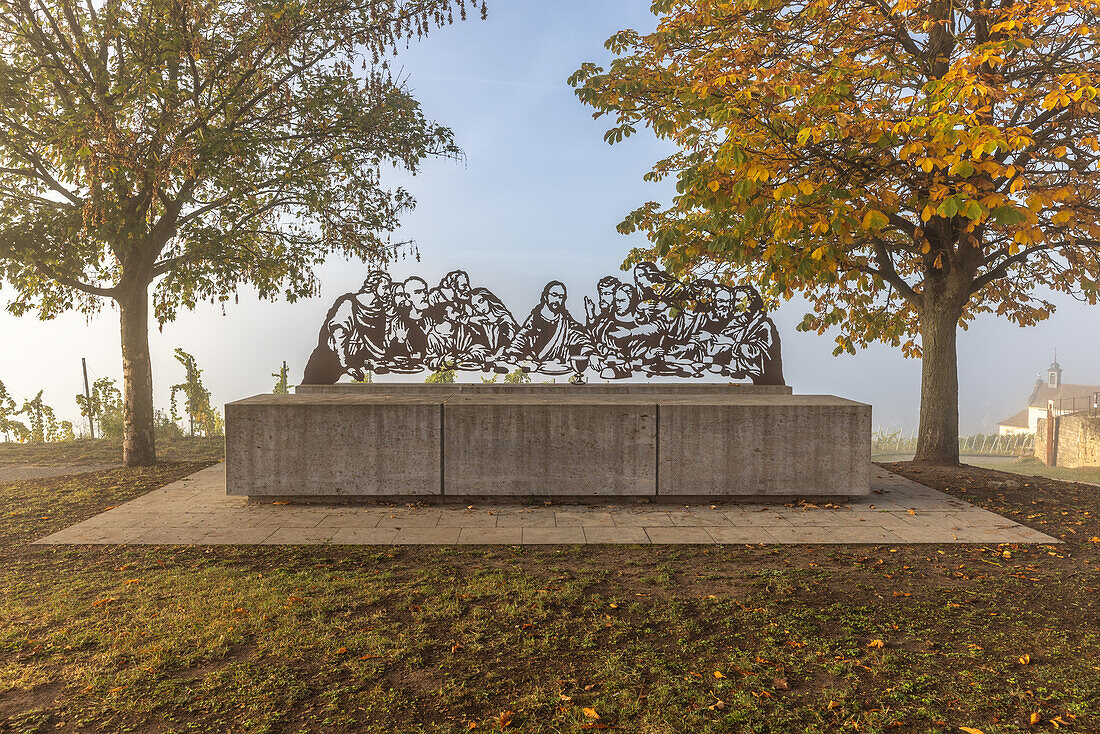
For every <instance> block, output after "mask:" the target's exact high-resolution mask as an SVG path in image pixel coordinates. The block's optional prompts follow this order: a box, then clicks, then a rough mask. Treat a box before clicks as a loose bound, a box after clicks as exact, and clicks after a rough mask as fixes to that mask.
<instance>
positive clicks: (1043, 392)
mask: <svg viewBox="0 0 1100 734" xmlns="http://www.w3.org/2000/svg"><path fill="white" fill-rule="evenodd" d="M1097 394H1100V385H1071V384H1069V383H1066V382H1062V367H1061V365H1059V364H1058V359H1057V357H1055V360H1054V362H1053V363H1051V365H1050V367H1049V368H1047V379H1046V381H1045V382H1044V381H1043V380H1036V381H1035V388H1034V389H1033V390H1032V391H1031V397H1029V398H1028V399H1027V407H1026V408H1024V409H1023V410H1021V411H1020V412H1019V413H1017V414H1016V415H1014V416H1012V417H1011V418H1006V419H1005V420H1003V421H1001V422H1000V423H998V424H997V429H998V433H1000V435H1002V436H1015V435H1017V434H1020V433H1035V430H1036V428H1037V427H1038V423H1039V419H1040V418H1046V417H1047V405H1048V403H1049V401H1051V400H1053V401H1054V405H1055V407H1056V408H1058V409H1057V410H1055V415H1061V414H1063V413H1070V412H1073V410H1075V409H1076V410H1081V409H1084V408H1086V407H1088V401H1089V399H1090V398H1091V397H1094V396H1095V395H1097Z"/></svg>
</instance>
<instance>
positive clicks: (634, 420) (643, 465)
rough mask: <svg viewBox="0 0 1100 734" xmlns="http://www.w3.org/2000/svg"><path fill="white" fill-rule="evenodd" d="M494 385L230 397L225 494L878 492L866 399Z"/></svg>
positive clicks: (676, 388) (745, 390)
mask: <svg viewBox="0 0 1100 734" xmlns="http://www.w3.org/2000/svg"><path fill="white" fill-rule="evenodd" d="M490 387H493V388H494V389H492V390H477V389H470V390H466V389H464V388H465V386H462V388H460V387H459V386H449V385H423V384H419V385H417V384H405V385H403V386H402V389H393V388H394V386H393V385H374V386H371V389H369V390H359V389H354V390H347V391H341V390H331V391H316V392H304V393H298V394H295V395H257V396H256V397H253V398H248V399H246V400H241V401H238V402H235V403H230V404H228V405H227V406H226V412H225V416H226V464H227V481H226V491H227V493H228V494H233V495H248V496H261V497H292V498H300V499H313V500H322V499H346V498H349V497H357V496H360V497H374V498H379V497H387V498H401V497H416V498H423V499H426V498H433V497H434V498H437V499H448V498H455V499H459V498H463V497H478V496H483V497H484V496H489V497H569V498H580V499H583V498H586V497H605V496H606V497H613V496H620V497H652V498H656V499H659V498H662V497H667V498H677V497H678V498H684V497H742V498H748V497H752V498H773V499H783V498H791V497H840V496H856V495H863V494H867V493H868V492H869V491H870V436H871V407H870V406H869V405H864V404H861V403H856V402H853V401H851V400H844V399H842V398H837V397H833V396H829V395H792V394H790V392H789V388H785V387H783V388H781V389H779V390H776V389H773V388H766V389H760V388H756V387H755V386H751V385H741V386H732V385H722V384H710V385H707V384H700V383H695V384H691V385H660V386H658V385H633V384H631V385H621V386H620V385H613V386H610V387H616V388H618V387H624V388H630V389H626V390H617V391H609V390H606V389H603V388H606V387H609V386H604V385H578V386H574V385H569V386H548V388H549V389H527V388H529V387H531V386H512V385H493V386H490ZM641 388H646V389H641ZM658 388H659V389H658ZM654 542H657V541H656V540H654Z"/></svg>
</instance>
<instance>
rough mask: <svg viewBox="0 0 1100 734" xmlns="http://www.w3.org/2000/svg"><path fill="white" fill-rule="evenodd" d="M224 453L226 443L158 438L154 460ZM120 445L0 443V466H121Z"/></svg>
mask: <svg viewBox="0 0 1100 734" xmlns="http://www.w3.org/2000/svg"><path fill="white" fill-rule="evenodd" d="M224 452H225V439H224V438H222V437H221V436H214V437H211V438H201V437H197V438H187V437H184V438H175V439H168V438H158V439H157V456H158V458H160V459H161V460H162V461H206V460H209V459H211V458H212V457H220V456H221V455H223V454H224ZM121 463H122V442H121V441H114V440H111V439H103V438H97V439H90V438H79V439H76V440H75V441H58V442H56V443H13V442H0V466H4V465H6V464H7V465H10V464H40V465H49V464H121Z"/></svg>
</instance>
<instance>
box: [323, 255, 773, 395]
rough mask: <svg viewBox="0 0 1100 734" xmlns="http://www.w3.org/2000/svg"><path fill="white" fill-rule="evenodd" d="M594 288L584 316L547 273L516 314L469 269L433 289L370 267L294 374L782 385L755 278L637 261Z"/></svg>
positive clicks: (330, 378)
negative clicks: (434, 373)
mask: <svg viewBox="0 0 1100 734" xmlns="http://www.w3.org/2000/svg"><path fill="white" fill-rule="evenodd" d="M596 291H597V300H596V301H592V300H591V299H589V298H588V297H585V299H584V312H585V320H584V323H581V322H580V321H578V320H577V319H575V318H574V317H573V315H572V314H571V313H570V312H569V309H568V308H567V307H566V302H567V300H568V290H567V289H566V287H565V284H564V283H562V282H560V281H557V280H553V281H550V282H549V283H547V284H546V286H545V287H543V289H542V295H541V296H540V298H539V302H538V304H537V305H536V306H535V307H534V308H532V309H531V311H530V313H528V314H527V316H526V317H525V318H524V320H523V322H522V323H520V322H518V321H517V320H516V318H515V317H514V316H513V315H512V312H511V311H509V310H508V307H507V306H505V305H504V303H503V302H502V301H501V300H500V299H499V298H498V297H497V296H496V295H494V294H493V292H492V291H490V290H489V289H487V288H482V287H478V288H472V287H471V286H470V277H469V275H468V274H467V273H466V272H465V271H462V270H455V271H452V272H450V273H448V274H447V275H446V276H444V278H443V279H442V280H441V281H440V282H439V285H437V286H436V287H434V288H430V287H429V286H428V283H427V282H426V281H424V280H423V279H422V278H418V277H416V276H413V277H411V278H407V279H406V280H404V281H403V282H399V283H395V282H394V281H393V279H392V278H391V277H390V276H389V274H388V273H386V272H385V271H382V270H374V271H371V272H370V273H369V274H368V275H367V278H366V280H364V281H363V287H362V288H360V289H359V290H358V291H357V292H355V293H347V294H345V295H343V296H340V297H339V298H338V299H336V302H335V303H334V304H333V305H332V308H330V309H329V312H328V314H327V316H326V317H325V323H324V324H323V325H322V327H321V331H320V334H319V335H318V338H317V348H316V349H314V350H313V353H312V354H311V355H310V358H309V362H308V364H307V365H306V369H305V375H304V376H303V380H302V382H303V384H306V385H328V384H332V383H334V382H336V381H337V380H339V379H340V377H341V376H343V375H349V376H351V377H352V379H355V380H361V379H363V378H364V377H365V376H366V374H367V373H374V374H378V375H381V374H386V373H388V372H396V373H414V372H420V371H421V370H425V369H429V370H450V369H457V370H481V371H486V372H496V373H500V374H504V373H507V372H510V371H512V370H514V369H516V368H517V367H518V368H519V369H522V370H523V371H524V372H539V373H541V374H545V375H565V374H570V373H572V377H571V378H570V382H574V383H578V382H583V381H584V379H585V377H584V376H585V374H586V373H587V372H589V371H593V372H595V373H596V374H598V375H599V377H601V378H604V379H622V378H626V377H630V376H632V375H645V376H647V377H653V376H681V377H703V376H705V375H707V374H714V375H719V376H723V377H729V378H733V379H751V380H752V381H753V383H755V384H757V385H782V384H784V382H783V360H782V356H781V351H780V340H779V333H778V332H777V330H776V328H775V324H774V323H773V322H772V320H771V319H770V318H768V315H767V313H766V312H765V311H764V307H763V300H762V299H761V298H760V294H759V293H758V292H757V291H756V289H755V288H753V287H752V286H749V285H740V286H726V285H721V284H719V283H715V282H714V281H712V280H707V279H698V280H694V281H691V282H682V281H678V280H676V279H675V278H673V277H672V276H671V275H669V274H668V273H666V272H664V271H663V270H661V269H660V268H658V267H657V266H656V265H654V264H653V263H651V262H643V263H639V264H638V265H636V266H635V267H634V271H633V282H630V283H628V282H623V281H621V280H619V279H618V278H616V277H614V276H610V275H609V276H607V277H605V278H602V279H601V280H600V281H599V283H597V285H596Z"/></svg>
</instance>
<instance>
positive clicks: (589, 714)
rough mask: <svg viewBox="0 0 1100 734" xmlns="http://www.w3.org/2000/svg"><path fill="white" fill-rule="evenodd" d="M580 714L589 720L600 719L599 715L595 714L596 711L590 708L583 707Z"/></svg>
mask: <svg viewBox="0 0 1100 734" xmlns="http://www.w3.org/2000/svg"><path fill="white" fill-rule="evenodd" d="M581 713H582V714H584V715H585V716H587V717H588V718H590V719H598V718H600V715H599V714H597V713H596V709H590V708H587V707H585V708H583V709H581Z"/></svg>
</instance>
